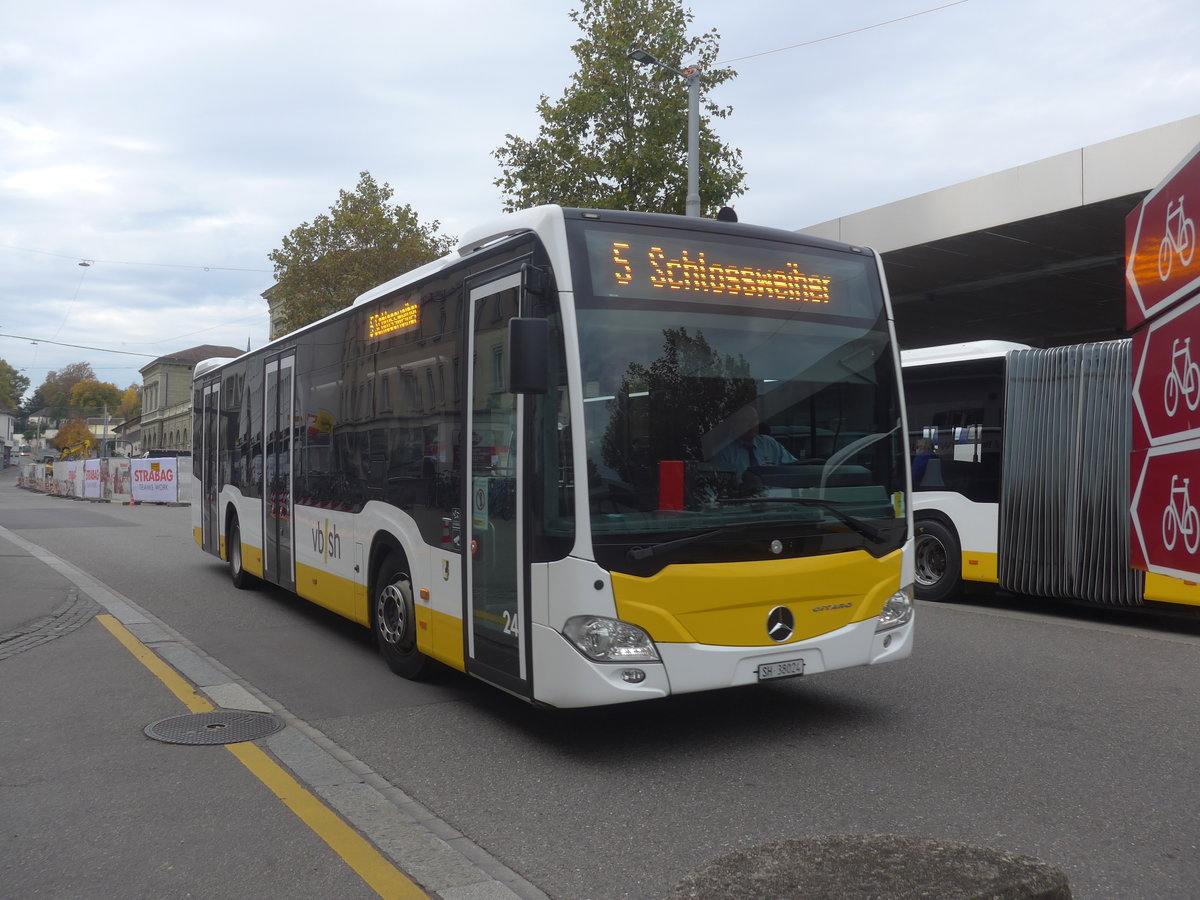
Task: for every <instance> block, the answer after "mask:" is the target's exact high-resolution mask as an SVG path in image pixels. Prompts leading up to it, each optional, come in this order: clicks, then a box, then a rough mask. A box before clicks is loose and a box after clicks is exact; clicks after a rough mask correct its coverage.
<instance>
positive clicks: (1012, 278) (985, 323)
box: [798, 115, 1200, 350]
mask: <svg viewBox="0 0 1200 900" xmlns="http://www.w3.org/2000/svg"><path fill="white" fill-rule="evenodd" d="M1197 145H1200V115H1197V116H1192V117H1190V118H1187V119H1181V120H1179V121H1176V122H1171V123H1168V124H1166V125H1160V126H1158V127H1156V128H1150V129H1147V130H1145V131H1139V132H1135V133H1133V134H1130V135H1126V136H1124V137H1119V138H1115V139H1113V140H1110V141H1104V142H1103V143H1099V144H1093V145H1092V146H1090V147H1083V148H1081V149H1079V150H1073V151H1071V152H1069V153H1061V154H1058V155H1057V156H1051V157H1049V158H1048V159H1042V160H1038V161H1037V162H1031V163H1027V164H1025V165H1021V166H1017V167H1015V168H1012V169H1006V170H1004V171H1002V172H995V173H993V174H991V175H985V176H983V177H981V178H976V179H973V180H971V181H966V182H963V183H961V184H956V185H952V186H950V187H945V188H941V189H938V190H935V191H930V192H928V193H924V194H918V195H917V196H914V197H909V198H906V199H904V200H899V201H897V202H895V203H889V204H887V205H885V206H879V207H875V208H874V209H868V210H865V211H863V212H858V213H853V214H851V215H846V216H842V217H840V218H837V219H833V220H831V221H828V222H821V223H819V224H816V225H812V226H810V227H807V228H801V229H798V230H799V231H801V232H803V233H805V234H812V235H816V236H819V237H825V238H832V239H834V240H839V241H845V242H847V243H850V244H857V245H860V246H865V247H871V248H872V249H874V250H876V251H878V252H879V253H880V254H881V255H882V257H883V265H884V270H885V272H886V274H887V279H888V288H889V290H890V292H891V296H892V304H893V308H894V311H895V316H896V331H897V337H898V339H899V341H900V346H901V348H902V349H905V350H908V349H912V348H917V347H931V346H938V345H941V344H953V343H959V342H962V341H973V340H1004V341H1016V342H1018V343H1022V344H1029V345H1031V346H1034V347H1054V346H1062V345H1066V344H1079V343H1084V342H1088V341H1103V340H1111V339H1113V338H1121V337H1127V336H1128V332H1127V331H1126V328H1125V218H1126V216H1128V215H1129V213H1130V212H1132V211H1133V210H1134V209H1136V208H1137V206H1138V205H1139V204H1140V203H1141V202H1142V199H1143V198H1144V197H1145V196H1146V195H1147V194H1148V193H1149V192H1150V191H1151V190H1153V189H1154V188H1155V187H1156V186H1157V185H1158V184H1159V183H1160V182H1162V181H1163V179H1165V178H1166V177H1167V176H1168V175H1169V174H1170V173H1171V172H1172V170H1173V169H1174V168H1175V167H1176V166H1177V165H1178V164H1179V163H1180V162H1181V161H1182V160H1183V159H1184V158H1185V157H1187V156H1188V154H1189V153H1191V151H1192V150H1193V149H1195V147H1196V146H1197ZM1195 212H1196V213H1197V214H1200V209H1197V210H1196V211H1195Z"/></svg>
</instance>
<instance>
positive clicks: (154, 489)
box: [129, 458, 179, 503]
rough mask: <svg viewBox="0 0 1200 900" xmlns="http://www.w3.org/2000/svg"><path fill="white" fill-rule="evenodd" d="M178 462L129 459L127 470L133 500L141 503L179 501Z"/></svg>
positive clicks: (175, 460)
mask: <svg viewBox="0 0 1200 900" xmlns="http://www.w3.org/2000/svg"><path fill="white" fill-rule="evenodd" d="M178 462H179V461H178V460H177V459H174V458H169V459H131V460H130V461H129V470H130V476H131V479H130V480H131V481H132V485H131V487H132V492H133V499H134V500H135V501H138V502H141V503H175V502H177V501H178V500H179V477H178V475H179V472H178Z"/></svg>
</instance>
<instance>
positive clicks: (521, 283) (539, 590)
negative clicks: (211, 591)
mask: <svg viewBox="0 0 1200 900" xmlns="http://www.w3.org/2000/svg"><path fill="white" fill-rule="evenodd" d="M194 390H195V427H194V432H193V434H194V445H195V446H194V462H195V465H194V473H195V475H194V477H195V478H196V484H195V493H194V495H193V497H194V498H195V499H194V501H193V507H192V508H193V530H194V534H195V539H196V541H197V542H198V543H199V545H200V546H201V547H202V548H203V549H204V550H206V551H208V552H209V553H212V554H214V555H216V556H218V557H220V558H221V559H223V560H226V561H227V562H228V564H229V569H230V572H231V575H232V578H233V581H234V583H235V584H236V585H237V586H239V587H243V586H246V585H249V584H252V583H254V582H255V581H258V580H261V581H265V582H269V583H271V584H274V585H279V586H281V587H283V588H286V589H288V590H290V591H294V592H295V593H296V594H298V595H300V596H301V597H303V598H306V599H308V600H311V601H313V602H315V603H317V604H320V605H321V606H324V607H327V608H328V609H331V610H334V611H335V612H337V613H340V614H341V615H343V616H345V617H347V618H349V619H351V620H353V621H355V622H357V623H360V624H362V625H363V626H365V627H367V628H370V629H371V630H372V631H373V632H374V634H375V637H376V642H377V643H378V646H379V648H380V651H381V653H382V655H383V657H384V660H385V661H386V662H387V664H388V665H389V667H390V668H391V669H392V670H393V671H395V672H396V673H397V674H399V675H402V676H405V677H409V678H416V677H419V676H420V675H421V674H422V672H423V670H425V668H426V664H427V663H428V662H429V661H430V660H436V661H438V662H441V663H444V664H446V665H448V666H451V667H453V668H454V669H457V670H460V671H465V672H467V673H469V674H471V675H473V676H476V677H478V678H480V679H482V680H484V681H486V682H488V683H490V684H492V685H495V686H497V687H499V688H501V689H503V690H505V691H508V692H510V693H512V694H515V695H517V696H519V697H521V698H524V699H526V700H528V701H530V702H532V703H536V704H542V705H548V706H555V707H577V706H594V705H601V704H612V703H621V702H625V701H631V700H641V699H648V698H657V697H664V696H667V695H670V694H678V693H684V692H692V691H701V690H708V689H715V688H722V687H727V686H732V685H744V684H751V683H756V682H765V681H769V680H772V679H777V678H784V677H789V676H797V675H810V674H815V673H820V672H825V671H829V670H834V669H840V668H845V667H849V666H858V665H869V664H874V663H881V662H887V661H891V660H899V659H902V658H904V657H907V656H908V655H909V653H910V651H911V646H912V631H913V622H912V617H913V606H912V563H911V557H910V555H909V553H908V548H909V547H910V546H911V513H910V512H909V506H908V502H907V498H908V465H909V463H908V454H907V441H906V426H905V423H904V409H903V399H902V396H901V389H900V362H899V354H898V352H897V349H896V342H895V336H894V328H893V322H892V316H891V311H890V306H889V300H888V296H887V292H886V289H885V286H884V280H883V274H882V267H881V265H880V261H879V258H878V256H877V255H876V254H874V253H872V252H871V251H869V250H866V249H863V248H859V247H851V246H848V245H844V244H838V243H834V242H828V241H822V240H819V239H814V238H808V237H803V236H800V235H797V234H793V233H790V232H785V231H777V230H773V229H765V228H759V227H752V226H748V225H745V224H738V223H726V222H718V221H715V220H708V219H701V218H695V217H692V218H685V217H678V216H664V215H652V214H638V213H629V212H608V211H591V210H572V209H562V208H559V207H539V208H536V209H531V210H526V211H523V212H520V213H516V214H513V215H510V216H507V217H504V218H503V219H502V220H500V221H499V222H497V223H494V224H493V225H492V226H490V227H486V228H481V229H477V230H475V231H473V232H471V233H470V234H468V235H466V236H465V237H464V238H463V239H462V240H461V242H460V244H459V246H458V247H457V248H456V249H455V250H454V251H453V252H452V253H450V254H449V255H448V256H447V257H445V258H443V259H440V260H437V261H435V262H433V263H430V264H428V265H426V266H423V267H421V268H419V269H416V270H414V271H413V272H410V273H408V274H406V275H402V276H400V277H399V278H396V279H394V280H392V281H389V282H387V283H386V284H383V285H381V286H379V287H378V288H375V289H373V290H371V291H369V292H367V293H366V294H364V295H362V296H361V297H359V298H358V300H356V301H355V302H354V303H353V304H352V305H351V306H349V307H347V308H346V309H343V310H341V311H340V312H337V313H335V314H333V315H330V316H328V317H327V318H325V319H322V320H321V321H319V322H316V323H313V324H311V325H308V326H305V327H303V328H301V329H299V330H298V331H296V332H294V333H292V334H289V335H286V336H284V337H281V338H278V339H276V340H274V341H273V342H271V343H270V344H268V345H266V346H265V347H263V348H262V349H261V350H258V351H255V352H253V353H247V354H245V355H244V356H241V357H240V358H238V359H236V360H210V361H206V362H205V363H202V364H201V365H198V366H197V367H196V370H195V376H194ZM768 431H769V432H770V433H769V434H768V433H767V432H768ZM754 454H757V455H758V456H759V458H758V459H756V460H754V461H753V464H752V461H751V459H752V456H753V455H754Z"/></svg>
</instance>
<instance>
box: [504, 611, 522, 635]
mask: <svg viewBox="0 0 1200 900" xmlns="http://www.w3.org/2000/svg"><path fill="white" fill-rule="evenodd" d="M504 633H505V634H511V635H512V636H513V637H517V636H518V635H520V633H521V622H520V620H519V619H518V618H517V614H516V612H509V611H508V610H507V609H506V610H504Z"/></svg>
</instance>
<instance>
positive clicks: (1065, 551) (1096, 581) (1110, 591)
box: [901, 340, 1200, 606]
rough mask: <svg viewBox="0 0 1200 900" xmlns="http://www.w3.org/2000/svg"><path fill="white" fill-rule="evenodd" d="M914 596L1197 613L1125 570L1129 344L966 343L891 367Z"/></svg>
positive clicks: (1197, 593)
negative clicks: (903, 444)
mask: <svg viewBox="0 0 1200 900" xmlns="http://www.w3.org/2000/svg"><path fill="white" fill-rule="evenodd" d="M901 356H902V360H903V369H904V388H905V394H906V398H907V410H908V421H909V427H910V429H911V431H910V438H911V442H912V444H913V445H914V446H915V447H916V453H915V454H914V456H913V460H914V467H913V514H914V517H915V520H916V546H915V557H914V567H915V576H916V596H917V598H918V599H924V600H933V601H939V600H951V599H954V598H955V597H956V596H958V595H959V594H960V593H961V590H962V588H963V586H964V584H963V583H964V582H980V583H988V584H994V585H998V586H999V587H1000V588H1002V589H1005V590H1008V591H1012V592H1013V593H1018V594H1026V595H1031V596H1041V597H1050V598H1056V599H1061V600H1069V601H1081V602H1084V603H1087V604H1098V605H1106V606H1145V605H1147V604H1152V603H1167V604H1182V605H1186V606H1200V586H1197V585H1196V584H1192V583H1189V582H1185V581H1181V580H1179V579H1176V578H1171V577H1168V576H1164V575H1157V574H1153V573H1151V574H1147V573H1145V572H1141V571H1139V570H1136V569H1134V568H1132V567H1131V565H1130V560H1131V555H1130V543H1129V541H1130V525H1129V498H1130V492H1129V475H1130V461H1129V455H1130V449H1131V447H1132V423H1133V405H1132V403H1133V400H1132V387H1131V385H1132V378H1131V342H1130V341H1129V340H1118V341H1103V342H1098V343H1091V344H1077V345H1073V346H1067V347H1054V348H1050V349H1037V348H1033V347H1029V346H1027V345H1024V344H1014V343H1009V342H1007V341H972V342H967V343H963V344H952V345H947V346H943V347H927V348H923V349H916V350H906V351H904V352H903V353H902V354H901Z"/></svg>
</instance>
